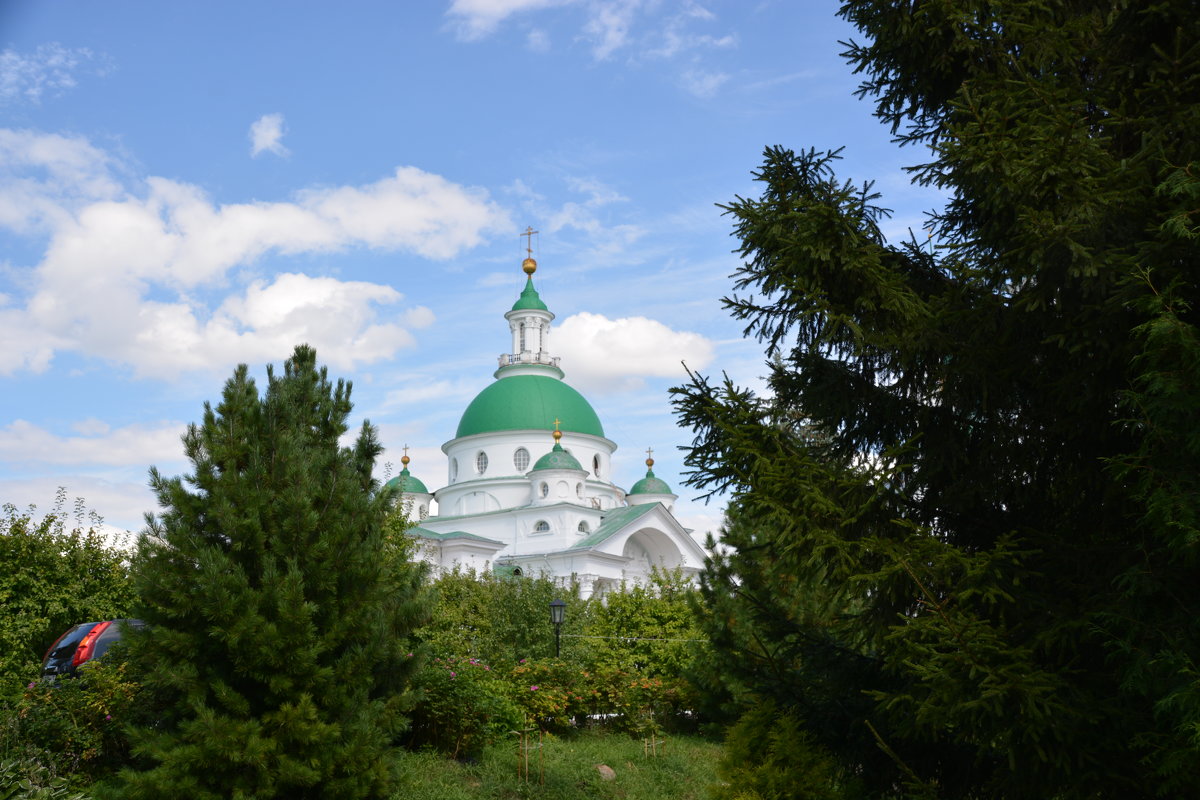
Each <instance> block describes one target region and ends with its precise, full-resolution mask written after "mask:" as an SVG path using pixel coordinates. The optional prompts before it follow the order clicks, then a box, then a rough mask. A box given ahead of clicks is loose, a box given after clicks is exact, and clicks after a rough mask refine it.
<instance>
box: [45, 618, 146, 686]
mask: <svg viewBox="0 0 1200 800" xmlns="http://www.w3.org/2000/svg"><path fill="white" fill-rule="evenodd" d="M144 624H145V623H143V622H142V621H141V620H140V619H106V620H103V621H101V622H81V623H79V624H78V625H75V626H73V627H71V628H69V629H68V630H67V632H66V633H64V634H63V635H62V636H60V637H58V638H57V639H56V640H55V641H54V644H52V645H50V649H49V650H47V651H46V655H45V657H44V658H43V659H42V677H43V678H46V677H51V676H56V675H73V674H75V670H77V669H78V668H79V667H80V666H81V665H83V664H86V663H87V662H89V661H91V660H92V659H95V658H99V657H100V656H102V655H104V654H105V653H106V652H108V648H109V647H111V646H112V644H113V642H116V641H118V640H119V639H120V638H121V629H122V626H123V625H125V626H129V627H132V628H140V627H142V626H143V625H144Z"/></svg>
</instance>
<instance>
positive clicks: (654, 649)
mask: <svg viewBox="0 0 1200 800" xmlns="http://www.w3.org/2000/svg"><path fill="white" fill-rule="evenodd" d="M691 596H692V589H691V587H689V586H688V584H687V583H686V581H685V580H684V578H683V575H682V573H681V572H680V571H678V570H676V571H674V572H671V571H662V570H657V569H655V570H654V571H653V572H652V574H651V579H650V582H649V583H648V584H646V585H637V586H625V587H622V590H621V591H619V592H610V593H609V594H607V595H605V596H604V598H603V599H602V600H597V601H595V602H592V603H590V604H589V606H588V618H587V636H588V641H589V644H590V645H591V647H592V649H593V650H594V653H593V655H592V657H591V658H590V659H589V662H590V663H589V666H591V667H592V668H594V669H610V670H626V671H630V672H638V673H643V674H646V675H651V676H679V675H682V674H685V673H686V672H687V671H688V670H689V669H690V666H691V663H692V660H693V658H694V657H695V655H696V654H697V653H698V652H699V651H700V650H701V649H702V648H703V645H704V644H705V643H704V641H703V638H702V636H701V632H700V629H699V627H698V626H697V624H696V618H695V614H694V612H693V609H692V607H691V604H690V602H689V601H690V599H691Z"/></svg>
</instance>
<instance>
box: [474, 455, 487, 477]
mask: <svg viewBox="0 0 1200 800" xmlns="http://www.w3.org/2000/svg"><path fill="white" fill-rule="evenodd" d="M487 465H488V459H487V453H485V452H483V451H482V450H480V451H479V452H478V453H476V454H475V471H476V472H478V473H479V474H480V475H482V474H483V473H485V472H487Z"/></svg>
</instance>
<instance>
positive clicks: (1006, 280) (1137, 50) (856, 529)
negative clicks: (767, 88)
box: [676, 0, 1200, 798]
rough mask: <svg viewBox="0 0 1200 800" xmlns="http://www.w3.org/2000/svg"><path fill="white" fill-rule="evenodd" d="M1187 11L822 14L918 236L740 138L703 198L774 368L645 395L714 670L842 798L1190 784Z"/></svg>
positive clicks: (1194, 683)
mask: <svg viewBox="0 0 1200 800" xmlns="http://www.w3.org/2000/svg"><path fill="white" fill-rule="evenodd" d="M1196 12H1197V7H1196V4H1195V3H1194V2H1188V1H1185V0H1156V1H1154V2H1126V1H1123V0H1112V1H1111V2H1101V1H1100V0H1071V1H1068V0H1048V1H1046V0H1043V1H1042V2H1034V0H999V1H997V0H955V2H940V1H938V0H914V1H913V2H904V3H895V2H884V0H851V1H850V2H846V3H845V4H844V5H843V7H842V12H841V13H842V14H843V15H844V16H845V17H846V18H847V19H849V20H850V21H851V22H853V23H855V24H856V25H857V26H858V27H859V29H860V30H861V31H862V33H863V34H864V35H865V36H866V37H867V39H866V43H865V44H854V43H852V44H850V45H849V46H848V51H847V55H848V57H849V58H850V60H851V61H852V63H854V64H855V66H856V67H857V69H858V70H859V72H860V73H861V74H863V75H864V78H865V80H864V83H863V90H862V91H863V94H864V95H865V96H869V97H873V98H874V99H875V101H876V112H877V116H878V117H879V118H881V119H882V120H883V121H885V122H886V123H888V124H890V125H891V127H892V130H893V131H894V132H896V134H897V136H898V138H899V139H900V141H902V142H904V143H907V144H912V145H917V146H920V147H928V148H929V152H930V154H931V155H930V160H929V161H928V163H925V164H921V165H918V166H916V167H914V168H913V174H914V179H915V180H917V181H920V182H923V183H926V184H931V185H934V186H937V187H939V188H941V189H942V190H944V191H945V192H946V194H947V196H948V198H949V199H948V201H947V203H946V205H945V207H944V208H942V209H941V210H939V211H937V212H936V213H934V214H933V215H932V216H931V217H930V228H929V238H928V241H917V240H916V239H915V238H913V239H910V240H909V241H907V242H901V243H898V244H897V243H889V242H888V241H886V240H885V238H884V237H883V235H882V234H881V232H880V219H881V217H882V215H883V214H884V213H885V212H884V211H883V209H881V208H880V207H879V206H878V205H877V200H878V198H877V197H876V196H875V195H874V194H873V193H872V192H871V189H870V186H869V184H868V185H861V186H857V185H854V184H852V183H850V182H845V181H842V180H839V179H838V178H837V177H836V176H835V174H834V171H833V167H834V165H835V163H836V160H837V155H838V154H837V152H836V151H834V152H824V153H822V152H818V151H815V150H808V151H801V152H799V153H797V152H793V151H791V150H788V149H785V148H782V147H774V148H770V149H768V150H767V151H766V155H765V160H764V163H763V166H762V168H761V169H760V170H759V172H758V173H757V175H756V177H757V179H758V180H759V181H761V183H762V185H763V192H762V195H761V196H760V197H758V198H740V197H739V198H737V199H736V200H735V201H734V202H733V203H731V204H730V205H729V206H728V207H727V211H728V213H729V214H730V215H731V216H732V217H733V219H734V221H735V230H736V234H737V236H738V237H739V239H740V241H741V254H742V255H743V257H744V259H745V264H744V266H743V267H742V268H741V269H740V270H739V272H738V273H737V275H736V282H735V291H736V294H734V295H732V296H731V297H730V298H727V299H726V301H725V302H726V305H727V307H728V308H729V309H730V311H731V312H732V314H733V315H734V316H735V317H737V318H738V319H741V320H743V321H744V322H745V323H746V326H747V327H746V331H747V334H749V335H754V336H756V337H758V338H759V339H760V340H761V341H763V342H764V343H765V344H766V345H767V347H768V352H769V353H770V354H771V356H772V357H773V358H772V359H771V361H769V362H768V369H769V370H770V396H769V397H768V398H761V397H756V396H755V395H754V394H752V393H751V392H748V391H746V390H744V389H740V388H738V387H736V386H733V385H731V384H729V383H728V382H726V383H724V384H717V385H713V384H712V383H710V382H709V381H707V380H706V379H704V378H703V377H701V376H696V377H695V379H694V380H693V382H692V383H691V385H689V386H687V387H683V388H681V389H679V390H677V391H678V394H677V396H676V400H677V403H678V406H679V410H680V413H681V419H682V420H683V422H684V424H686V425H688V426H691V427H692V428H694V430H695V431H696V440H695V442H694V445H693V447H692V448H691V451H690V454H689V464H690V465H691V468H692V469H693V472H692V474H691V481H690V482H691V484H692V485H693V486H696V487H700V488H703V489H706V490H712V491H727V492H729V493H730V495H731V497H732V504H731V514H730V524H729V526H728V527H727V529H726V531H725V532H724V536H725V543H726V545H727V546H729V547H731V548H732V553H731V554H730V555H728V556H727V557H720V556H718V557H715V558H714V559H713V562H712V565H711V566H710V568H709V570H708V574H707V575H706V577H705V585H704V592H705V596H706V598H707V603H708V606H709V610H710V612H711V613H710V614H709V615H708V619H709V620H710V627H711V628H712V630H713V635H714V637H715V638H716V642H717V644H718V648H717V649H718V651H723V652H725V653H727V654H728V655H727V657H726V658H724V659H722V660H720V661H719V662H718V663H717V664H716V665H714V666H715V667H716V669H715V670H714V672H715V673H716V674H719V675H721V676H723V679H724V681H725V684H726V686H727V687H729V689H730V691H732V692H733V693H735V694H736V695H737V696H739V697H740V698H742V699H743V701H744V703H745V705H746V707H753V706H755V705H765V704H770V705H771V706H772V707H775V708H778V709H781V713H786V714H788V715H789V718H791V719H801V720H803V723H804V728H805V730H806V731H807V732H808V733H809V734H811V736H812V737H813V741H814V742H815V743H816V745H817V746H819V748H821V752H828V753H831V754H833V757H834V758H835V760H836V762H837V763H838V764H839V768H840V769H841V771H842V772H841V774H842V775H843V776H845V777H847V778H849V777H854V778H861V779H862V780H863V782H864V784H865V786H866V790H867V791H869V792H871V793H872V794H873V795H874V796H879V797H884V796H895V795H896V794H897V793H902V792H910V793H913V794H921V795H924V796H930V797H933V796H937V797H1039V798H1040V797H1062V798H1070V797H1122V798H1127V797H1148V796H1155V795H1161V794H1165V795H1172V794H1174V795H1178V794H1181V793H1186V792H1188V791H1190V790H1194V788H1195V779H1196V778H1195V776H1196V775H1198V774H1200V681H1198V680H1197V678H1196V676H1197V675H1200V669H1198V667H1200V623H1198V620H1200V580H1198V579H1197V575H1198V574H1200V571H1198V567H1200V503H1198V500H1197V498H1198V497H1200V494H1198V492H1197V488H1198V485H1197V484H1198V476H1200V435H1198V434H1197V431H1198V430H1200V427H1198V426H1197V421H1198V420H1197V403H1196V397H1197V393H1196V389H1197V385H1198V378H1200V336H1198V335H1197V330H1196V325H1195V323H1196V316H1195V311H1194V309H1195V303H1196V301H1197V299H1198V298H1197V294H1198V292H1197V277H1196V265H1197V258H1196V253H1197V250H1196V238H1197V221H1198V216H1197V215H1198V214H1200V212H1198V211H1197V203H1196V200H1197V197H1198V196H1200V188H1198V187H1200V184H1198V183H1197V176H1198V173H1200V139H1197V137H1196V136H1195V133H1194V132H1195V130H1197V127H1198V125H1200V36H1197V33H1198V29H1197V24H1196V18H1197V14H1196ZM923 238H924V237H923ZM814 433H815V434H817V435H813V434H814Z"/></svg>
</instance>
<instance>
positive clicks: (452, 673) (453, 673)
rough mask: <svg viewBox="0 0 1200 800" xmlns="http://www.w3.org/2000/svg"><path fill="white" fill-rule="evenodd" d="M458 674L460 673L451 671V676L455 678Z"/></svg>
mask: <svg viewBox="0 0 1200 800" xmlns="http://www.w3.org/2000/svg"><path fill="white" fill-rule="evenodd" d="M457 674H458V673H455V672H451V673H450V677H451V678H453V677H454V676H455V675H457Z"/></svg>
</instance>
